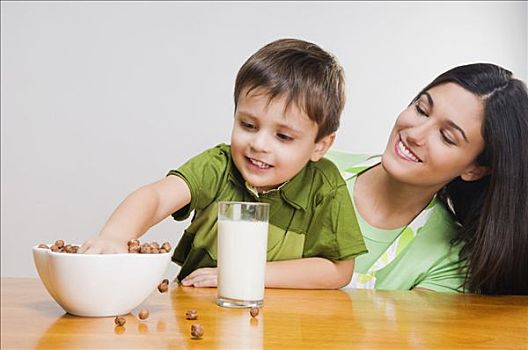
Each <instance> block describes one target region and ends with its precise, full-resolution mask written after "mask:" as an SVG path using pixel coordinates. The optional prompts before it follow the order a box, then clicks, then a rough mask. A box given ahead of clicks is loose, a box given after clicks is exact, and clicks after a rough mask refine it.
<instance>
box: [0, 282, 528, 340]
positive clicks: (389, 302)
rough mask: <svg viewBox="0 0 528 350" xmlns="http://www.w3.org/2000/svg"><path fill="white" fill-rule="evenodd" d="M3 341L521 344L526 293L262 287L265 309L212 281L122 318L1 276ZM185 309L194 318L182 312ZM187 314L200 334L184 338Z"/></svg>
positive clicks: (526, 325) (527, 321)
mask: <svg viewBox="0 0 528 350" xmlns="http://www.w3.org/2000/svg"><path fill="white" fill-rule="evenodd" d="M1 290H2V300H1V302H2V308H1V315H2V317H1V321H2V323H1V348H2V349H35V348H36V349H79V348H83V349H113V348H121V349H138V348H141V349H158V348H164V349H227V350H231V349H288V350H289V349H303V350H304V349H323V350H328V349H353V348H362V349H411V348H412V349H476V348H485V349H528V297H520V296H512V297H483V296H475V295H452V294H443V293H432V292H383V291H367V290H350V291H312V290H308V291H301V290H280V289H267V290H266V296H265V302H264V308H263V309H261V312H260V314H259V315H258V316H257V318H255V319H252V318H251V316H250V315H249V312H248V310H247V309H225V308H221V307H218V306H216V304H215V297H216V289H214V288H192V287H187V288H186V287H179V286H176V285H172V286H171V288H170V291H169V292H168V293H164V294H161V293H159V292H158V291H155V292H154V293H153V294H152V295H151V296H150V297H149V298H148V299H147V300H146V301H145V302H144V303H143V304H142V305H141V306H142V307H146V308H148V309H149V310H150V317H149V318H148V319H147V320H145V321H139V320H138V318H137V311H138V309H135V310H134V311H133V312H132V313H131V314H129V315H126V316H125V318H126V320H127V322H126V324H125V326H124V327H116V326H115V324H114V319H113V318H110V317H107V318H83V317H76V316H72V315H69V314H66V313H65V312H64V311H63V310H62V309H61V308H60V307H59V305H58V304H56V303H55V301H54V300H53V299H52V298H51V297H50V296H49V294H48V293H47V292H46V290H45V288H44V286H43V285H42V283H41V282H40V280H38V279H30V278H2V280H1ZM188 309H196V310H198V315H199V319H198V320H197V321H189V320H186V319H185V312H186V311H187V310H188ZM192 323H200V324H201V325H202V326H203V328H204V336H203V338H202V339H200V340H195V339H191V337H190V328H191V324H192Z"/></svg>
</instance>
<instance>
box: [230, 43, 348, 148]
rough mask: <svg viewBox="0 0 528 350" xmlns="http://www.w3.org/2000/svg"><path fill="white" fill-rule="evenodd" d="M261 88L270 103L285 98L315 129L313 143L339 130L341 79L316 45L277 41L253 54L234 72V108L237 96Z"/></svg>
mask: <svg viewBox="0 0 528 350" xmlns="http://www.w3.org/2000/svg"><path fill="white" fill-rule="evenodd" d="M257 88H263V89H265V90H266V91H267V92H268V93H269V97H270V100H272V99H273V98H275V97H277V96H286V97H287V103H286V108H287V107H288V106H289V105H290V103H291V102H294V103H295V104H296V105H297V107H299V108H300V109H301V110H302V111H303V112H304V113H306V114H307V115H308V117H309V118H310V119H311V120H313V121H314V122H315V123H317V125H318V126H319V130H318V133H317V137H316V140H315V141H316V142H317V141H319V140H321V139H322V138H323V137H325V136H327V135H330V134H331V133H333V132H334V131H336V130H337V129H338V128H339V118H340V116H341V112H342V111H343V108H344V106H345V77H344V72H343V68H342V67H341V65H340V64H339V63H338V62H337V59H336V58H335V57H334V56H333V55H332V54H330V53H328V52H326V51H324V50H323V49H321V48H320V47H319V46H317V45H316V44H313V43H310V42H307V41H303V40H298V39H279V40H276V41H273V42H271V43H269V44H267V45H266V46H264V47H263V48H261V49H260V50H258V51H257V52H255V53H254V54H253V55H252V56H251V57H249V58H248V60H247V61H246V62H245V63H244V64H243V65H242V67H241V68H240V70H239V71H238V74H237V78H236V83H235V109H236V106H237V102H238V98H239V96H240V93H241V92H242V91H243V90H245V89H246V93H249V92H251V91H252V90H254V89H257Z"/></svg>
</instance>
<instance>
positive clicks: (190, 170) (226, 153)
mask: <svg viewBox="0 0 528 350" xmlns="http://www.w3.org/2000/svg"><path fill="white" fill-rule="evenodd" d="M230 162H231V157H230V147H229V146H228V145H225V144H221V145H218V146H216V147H214V148H211V149H208V150H206V151H204V152H202V153H201V154H199V155H197V156H196V157H194V158H192V159H190V160H188V161H187V162H186V163H185V164H183V165H182V166H181V167H179V168H178V169H176V170H171V171H170V172H169V173H168V175H175V176H179V177H181V178H182V179H183V180H184V181H185V182H186V183H187V186H188V187H189V190H190V192H191V202H190V203H189V205H187V206H185V207H184V208H182V209H180V210H179V211H177V212H175V213H173V214H172V216H173V217H174V219H175V220H185V219H186V218H187V217H188V216H189V214H190V213H191V212H192V211H193V210H195V209H202V208H205V207H207V206H208V205H209V204H211V203H212V202H213V201H214V200H215V198H216V197H217V194H218V192H219V191H220V189H221V186H222V184H223V183H225V178H226V177H227V176H228V173H229V171H228V170H229V166H230Z"/></svg>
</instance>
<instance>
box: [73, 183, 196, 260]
mask: <svg viewBox="0 0 528 350" xmlns="http://www.w3.org/2000/svg"><path fill="white" fill-rule="evenodd" d="M190 201H191V193H190V190H189V187H188V186H187V184H186V183H185V181H184V180H183V179H181V178H180V177H179V176H167V177H165V178H163V179H161V180H159V181H157V182H155V183H152V184H150V185H146V186H143V187H141V188H139V189H138V190H136V191H134V192H133V193H131V194H130V195H129V196H128V197H127V198H126V199H125V200H124V201H123V202H122V203H121V204H120V205H119V206H118V207H117V208H116V210H115V211H114V212H113V214H112V216H110V219H108V221H107V222H106V224H105V225H104V227H103V228H102V230H101V232H100V233H99V235H98V236H96V237H94V238H92V239H90V240H88V241H87V242H85V243H84V244H83V245H82V246H81V247H80V249H79V253H92V254H97V253H119V252H127V242H128V241H129V240H131V239H135V238H139V237H140V236H142V235H143V234H144V233H145V232H146V231H147V230H148V229H149V228H151V227H152V226H154V225H155V224H157V223H159V222H160V221H161V220H163V219H165V218H166V217H167V216H169V215H170V214H172V213H174V212H176V211H178V210H179V209H181V208H183V207H184V206H185V205H187V204H188V203H189V202H190Z"/></svg>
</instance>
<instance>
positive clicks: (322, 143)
mask: <svg viewBox="0 0 528 350" xmlns="http://www.w3.org/2000/svg"><path fill="white" fill-rule="evenodd" d="M335 137H336V134H335V132H333V133H331V134H330V135H327V136H325V137H323V138H322V139H320V140H319V141H317V142H316V144H315V148H314V150H313V153H312V156H311V157H310V160H312V161H313V162H317V161H318V160H319V159H321V158H323V156H324V155H325V154H326V151H328V149H329V148H330V147H332V145H333V144H334V140H335Z"/></svg>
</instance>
